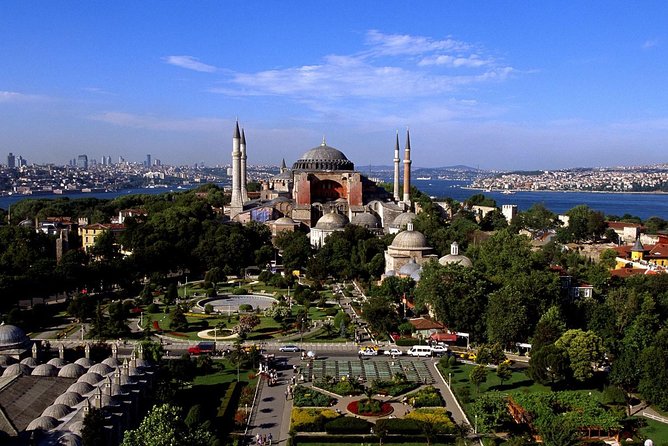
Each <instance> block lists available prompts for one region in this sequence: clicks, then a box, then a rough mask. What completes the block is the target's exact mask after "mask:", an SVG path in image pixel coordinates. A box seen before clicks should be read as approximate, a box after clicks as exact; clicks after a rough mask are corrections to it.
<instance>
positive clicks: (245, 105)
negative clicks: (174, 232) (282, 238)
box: [0, 0, 668, 170]
mask: <svg viewBox="0 0 668 446" xmlns="http://www.w3.org/2000/svg"><path fill="white" fill-rule="evenodd" d="M278 6H279V4H278V3H272V2H259V1H251V2H245V3H243V4H230V3H225V2H200V3H197V4H195V5H194V6H193V5H192V4H189V3H185V2H174V1H167V2H141V3H140V4H129V3H128V4H122V5H121V4H108V3H104V2H97V1H93V2H70V3H65V4H49V3H42V2H32V1H26V2H19V1H13V0H12V1H9V2H4V3H3V4H2V5H0V25H1V26H0V38H1V39H2V41H3V45H2V47H0V55H1V56H2V59H3V61H4V64H3V69H2V70H0V117H1V119H0V122H2V124H0V151H3V152H4V153H5V154H6V153H9V152H12V153H14V154H16V155H17V156H18V155H20V156H23V157H24V158H26V159H28V160H29V161H31V162H33V160H34V162H39V161H38V160H40V161H42V162H52V163H59V164H62V163H64V162H66V160H69V159H72V158H74V157H76V156H78V155H80V154H83V153H85V154H87V155H88V156H89V157H90V158H91V159H98V160H99V159H100V158H102V157H103V156H108V155H113V156H114V159H116V158H118V157H119V156H122V157H124V158H126V159H128V160H133V161H141V160H142V159H146V158H145V157H146V154H149V153H150V154H152V155H153V156H154V157H155V158H159V159H161V160H163V162H165V163H168V164H173V165H179V164H180V165H184V164H194V163H200V162H204V163H205V164H207V165H222V164H228V163H229V162H230V153H231V143H230V140H231V135H232V130H233V126H234V121H235V120H236V119H237V118H238V119H239V122H240V124H241V125H242V126H244V128H245V129H246V135H247V138H248V162H249V164H273V165H277V164H279V163H280V161H281V159H282V158H285V159H286V161H287V162H288V163H289V164H291V163H292V162H293V161H295V160H296V159H297V158H298V157H299V155H301V154H302V153H303V152H305V151H306V150H308V149H309V148H311V147H314V146H317V145H318V144H319V143H320V141H321V140H322V137H323V135H324V136H325V137H326V140H327V143H328V144H329V145H331V146H333V147H336V148H338V149H340V150H341V151H343V152H344V153H346V154H347V155H348V156H349V157H350V158H351V160H352V161H354V162H355V164H356V165H360V166H362V165H369V164H382V165H389V164H391V160H392V157H393V149H394V137H395V132H396V131H397V130H398V131H399V132H400V134H403V133H404V132H405V129H406V127H410V129H411V144H412V147H413V149H414V150H413V154H412V158H413V166H414V167H426V166H450V165H459V164H462V165H469V166H473V167H480V168H483V169H506V170H512V169H536V168H537V169H558V168H568V167H578V166H602V165H639V164H654V163H662V162H665V160H666V159H665V155H664V152H665V148H664V145H665V142H664V141H665V137H664V135H665V133H666V130H667V128H668V106H667V105H666V104H668V102H667V101H666V100H665V96H666V92H665V89H664V88H663V79H665V76H666V74H667V73H666V71H667V70H666V69H667V68H668V66H667V63H668V62H667V61H668V58H667V57H666V42H667V39H666V30H665V26H664V24H663V23H662V18H663V17H665V15H666V12H668V5H666V4H664V3H662V2H645V3H643V4H642V7H639V6H637V5H632V4H626V3H623V2H602V1H599V2H588V3H586V4H567V5H562V4H560V3H557V2H545V3H539V4H530V3H521V4H507V3H505V2H485V3H482V2H449V3H447V4H445V3H441V2H421V3H419V4H418V5H414V4H405V3H401V2H394V1H389V2H366V3H362V4H358V3H357V2H348V1H343V2H337V3H331V4H330V3H327V4H320V3H310V2H301V1H295V2H290V3H281V4H280V8H279V7H278Z"/></svg>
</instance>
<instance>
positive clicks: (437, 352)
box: [431, 345, 448, 356]
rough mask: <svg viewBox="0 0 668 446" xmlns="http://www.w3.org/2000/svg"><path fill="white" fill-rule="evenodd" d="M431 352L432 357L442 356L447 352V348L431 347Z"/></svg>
mask: <svg viewBox="0 0 668 446" xmlns="http://www.w3.org/2000/svg"><path fill="white" fill-rule="evenodd" d="M431 352H432V354H433V355H434V356H443V355H445V354H446V353H447V352H448V347H444V346H442V345H432V346H431Z"/></svg>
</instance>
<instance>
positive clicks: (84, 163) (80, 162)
mask: <svg viewBox="0 0 668 446" xmlns="http://www.w3.org/2000/svg"><path fill="white" fill-rule="evenodd" d="M77 167H78V168H80V169H88V156H87V155H79V156H78V157H77Z"/></svg>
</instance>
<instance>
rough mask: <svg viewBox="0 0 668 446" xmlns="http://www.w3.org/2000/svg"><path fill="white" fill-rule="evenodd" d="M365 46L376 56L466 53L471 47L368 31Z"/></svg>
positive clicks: (404, 35) (447, 40) (456, 43)
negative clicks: (370, 48)
mask: <svg viewBox="0 0 668 446" xmlns="http://www.w3.org/2000/svg"><path fill="white" fill-rule="evenodd" d="M366 44H367V45H368V46H370V47H372V51H373V53H374V54H376V55H389V56H397V55H416V54H424V53H430V52H441V51H467V50H469V49H471V45H470V44H468V43H465V42H461V41H458V40H454V39H450V38H448V39H444V40H433V39H430V38H428V37H423V36H411V35H408V34H383V33H381V32H380V31H377V30H370V31H368V32H367V34H366Z"/></svg>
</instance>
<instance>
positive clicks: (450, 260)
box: [438, 254, 473, 268]
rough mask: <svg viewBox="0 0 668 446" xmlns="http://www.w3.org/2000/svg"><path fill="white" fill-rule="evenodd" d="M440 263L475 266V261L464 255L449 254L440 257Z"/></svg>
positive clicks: (467, 266)
mask: <svg viewBox="0 0 668 446" xmlns="http://www.w3.org/2000/svg"><path fill="white" fill-rule="evenodd" d="M438 263H440V264H441V265H444V266H445V265H451V264H459V265H461V266H465V267H466V268H471V267H472V266H473V262H471V259H469V258H468V257H466V256H462V255H452V254H448V255H447V256H443V257H441V258H440V259H438Z"/></svg>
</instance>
